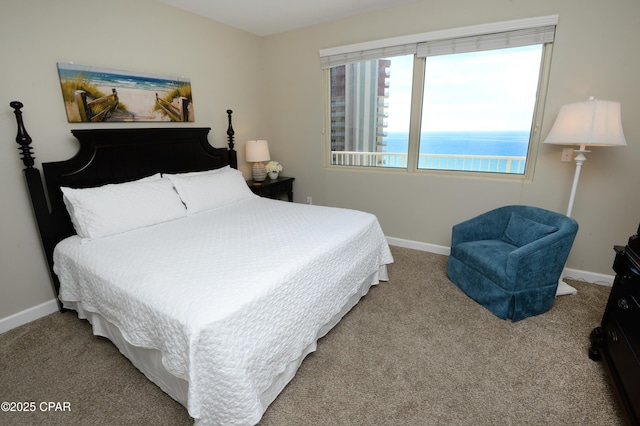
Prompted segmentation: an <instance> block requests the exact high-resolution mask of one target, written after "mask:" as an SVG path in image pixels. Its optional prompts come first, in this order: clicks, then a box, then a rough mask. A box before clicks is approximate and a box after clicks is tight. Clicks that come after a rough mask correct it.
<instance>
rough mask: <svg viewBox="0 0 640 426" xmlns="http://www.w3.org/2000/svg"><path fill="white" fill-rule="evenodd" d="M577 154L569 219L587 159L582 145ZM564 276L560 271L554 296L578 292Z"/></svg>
mask: <svg viewBox="0 0 640 426" xmlns="http://www.w3.org/2000/svg"><path fill="white" fill-rule="evenodd" d="M574 151H575V152H577V153H578V155H576V158H575V161H576V173H575V174H574V175H573V185H572V186H571V195H570V196H569V205H568V206H567V216H569V217H571V212H572V211H573V200H574V199H575V198H576V189H577V188H578V181H579V180H580V171H581V170H582V163H584V162H585V161H586V160H587V157H585V156H584V154H585V153H586V152H589V151H587V150H585V146H584V145H580V149H576V150H574ZM563 276H564V270H563V271H562V275H560V279H559V280H558V289H557V290H556V296H564V295H566V294H576V293H577V292H578V290H576V289H575V288H573V287H571V286H570V285H569V284H567V283H566V282H564V281H563V280H562V277H563Z"/></svg>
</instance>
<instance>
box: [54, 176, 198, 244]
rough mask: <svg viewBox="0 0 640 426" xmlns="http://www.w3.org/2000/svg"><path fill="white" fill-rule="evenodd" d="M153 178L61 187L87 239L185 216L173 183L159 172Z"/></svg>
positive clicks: (80, 233) (75, 223)
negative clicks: (94, 185)
mask: <svg viewBox="0 0 640 426" xmlns="http://www.w3.org/2000/svg"><path fill="white" fill-rule="evenodd" d="M150 178H151V179H150ZM150 178H145V179H142V180H140V181H135V182H126V183H119V184H108V185H104V186H99V187H96V188H79V189H74V188H66V187H62V188H61V189H62V193H63V200H64V203H65V205H66V206H67V211H68V212H69V216H71V222H72V223H73V227H74V228H75V230H76V232H77V234H78V236H80V237H81V238H83V239H88V240H91V239H96V238H103V237H107V236H109V235H114V234H119V233H122V232H126V231H131V230H133V229H137V228H142V227H144V226H150V225H155V224H157V223H161V222H166V221H168V220H173V219H177V218H179V217H184V216H186V214H187V212H186V209H185V206H184V204H182V201H181V200H180V197H179V196H178V194H177V193H176V192H175V190H174V189H173V185H172V183H171V182H170V181H169V180H168V179H157V178H156V176H153V177H150ZM154 178H155V179H154Z"/></svg>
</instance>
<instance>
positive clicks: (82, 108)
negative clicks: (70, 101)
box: [74, 90, 91, 122]
mask: <svg viewBox="0 0 640 426" xmlns="http://www.w3.org/2000/svg"><path fill="white" fill-rule="evenodd" d="M74 96H75V98H76V104H77V105H78V111H79V112H80V121H83V122H88V121H89V117H90V116H91V113H90V111H89V106H88V105H87V92H85V91H84V90H76V91H75V92H74Z"/></svg>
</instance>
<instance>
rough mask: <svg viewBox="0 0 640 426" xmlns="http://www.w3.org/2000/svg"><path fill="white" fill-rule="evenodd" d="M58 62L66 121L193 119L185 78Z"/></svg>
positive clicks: (188, 82)
mask: <svg viewBox="0 0 640 426" xmlns="http://www.w3.org/2000/svg"><path fill="white" fill-rule="evenodd" d="M57 65H58V76H59V77H60V87H61V88H62V97H63V99H64V106H65V109H66V113H67V120H68V121H69V123H82V122H127V121H130V122H134V121H190V122H191V121H194V112H193V99H192V97H191V82H190V80H189V79H188V78H184V77H177V78H176V77H164V76H158V75H152V74H144V73H137V72H129V71H121V70H114V69H108V68H99V67H92V66H86V65H77V64H73V63H61V62H59V63H58V64H57Z"/></svg>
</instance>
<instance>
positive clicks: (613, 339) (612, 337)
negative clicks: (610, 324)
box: [607, 330, 618, 343]
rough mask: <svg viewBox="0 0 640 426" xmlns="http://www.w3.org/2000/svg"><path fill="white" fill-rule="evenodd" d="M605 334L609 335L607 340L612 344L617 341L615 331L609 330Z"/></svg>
mask: <svg viewBox="0 0 640 426" xmlns="http://www.w3.org/2000/svg"><path fill="white" fill-rule="evenodd" d="M607 334H608V335H609V340H611V341H612V342H614V343H615V342H617V341H618V334H617V333H616V332H615V331H613V330H609V332H608V333H607Z"/></svg>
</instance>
